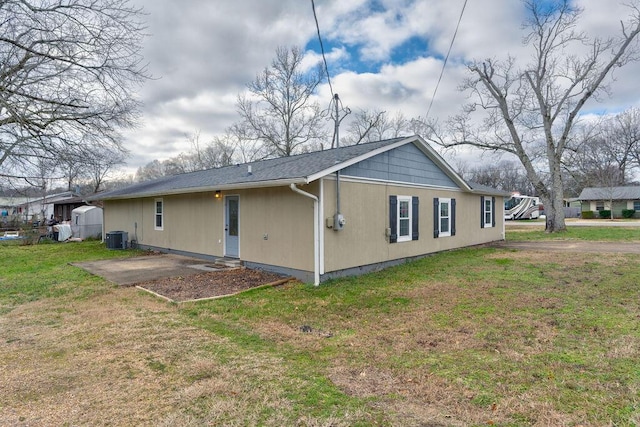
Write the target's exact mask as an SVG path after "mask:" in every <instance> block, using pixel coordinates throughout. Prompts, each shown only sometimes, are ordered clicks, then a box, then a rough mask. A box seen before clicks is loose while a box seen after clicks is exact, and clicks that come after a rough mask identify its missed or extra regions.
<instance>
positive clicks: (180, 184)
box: [89, 137, 408, 200]
mask: <svg viewBox="0 0 640 427" xmlns="http://www.w3.org/2000/svg"><path fill="white" fill-rule="evenodd" d="M406 139H408V138H405V137H402V138H394V139H387V140H384V141H377V142H369V143H365V144H359V145H352V146H348V147H340V148H334V149H331V150H324V151H315V152H312V153H305V154H299V155H296V156H290V157H280V158H277V159H269V160H261V161H258V162H252V163H244V164H240V165H234V166H225V167H221V168H216V169H207V170H203V171H197V172H191V173H185V174H180V175H172V176H165V177H162V178H158V179H154V180H150V181H145V182H141V183H138V184H133V185H130V186H128V187H125V188H121V189H118V190H113V191H108V192H105V193H100V194H96V195H94V196H92V197H90V199H89V200H105V199H119V198H134V197H149V196H155V195H161V194H171V193H177V192H185V193H186V192H195V191H207V190H208V191H211V190H218V189H224V188H230V187H242V186H246V187H252V186H259V184H260V183H263V184H268V183H270V182H277V181H285V182H296V183H303V182H306V178H307V177H309V176H311V175H314V174H316V173H319V172H322V171H324V170H326V169H329V168H331V167H333V166H334V165H336V164H338V163H342V162H346V161H349V160H351V159H353V158H356V157H359V156H361V155H364V154H366V153H368V152H370V151H373V150H376V149H378V148H383V147H385V146H388V145H391V144H394V143H396V142H399V141H402V140H406ZM249 166H251V174H249V172H248V170H249ZM274 185H275V183H274Z"/></svg>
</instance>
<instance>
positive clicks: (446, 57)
mask: <svg viewBox="0 0 640 427" xmlns="http://www.w3.org/2000/svg"><path fill="white" fill-rule="evenodd" d="M311 1H313V0H311ZM466 7H467V0H464V4H463V5H462V10H461V11H460V17H459V18H458V24H457V25H456V30H455V31H454V33H453V38H452V39H451V44H450V45H449V50H448V51H447V56H445V58H444V63H443V64H442V70H440V77H438V83H436V87H435V89H433V95H432V96H431V102H430V103H429V109H428V110H427V115H426V117H425V118H427V117H429V113H430V112H431V107H433V100H434V99H435V97H436V93H437V92H438V87H439V86H440V81H442V75H443V74H444V69H445V67H446V66H447V61H448V60H449V55H450V54H451V49H452V48H453V42H455V40H456V36H457V35H458V28H460V21H462V15H464V10H465V8H466Z"/></svg>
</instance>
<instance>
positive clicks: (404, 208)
mask: <svg viewBox="0 0 640 427" xmlns="http://www.w3.org/2000/svg"><path fill="white" fill-rule="evenodd" d="M418 218H419V200H418V197H410V196H389V230H390V233H389V243H399V242H408V241H411V240H418V237H419V233H418V227H419V225H418Z"/></svg>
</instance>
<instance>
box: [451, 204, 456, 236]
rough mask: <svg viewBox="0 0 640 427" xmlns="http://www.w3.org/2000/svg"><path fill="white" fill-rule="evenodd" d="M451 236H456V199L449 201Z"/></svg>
mask: <svg viewBox="0 0 640 427" xmlns="http://www.w3.org/2000/svg"><path fill="white" fill-rule="evenodd" d="M449 215H451V235H452V236H455V235H456V199H451V212H449Z"/></svg>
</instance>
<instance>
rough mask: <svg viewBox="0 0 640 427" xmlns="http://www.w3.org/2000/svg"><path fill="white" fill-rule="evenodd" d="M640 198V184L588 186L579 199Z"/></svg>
mask: <svg viewBox="0 0 640 427" xmlns="http://www.w3.org/2000/svg"><path fill="white" fill-rule="evenodd" d="M609 199H611V200H640V186H635V187H631V186H629V187H602V188H596V187H588V188H585V189H583V190H582V192H581V193H580V196H579V197H578V200H609Z"/></svg>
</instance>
